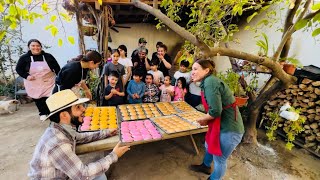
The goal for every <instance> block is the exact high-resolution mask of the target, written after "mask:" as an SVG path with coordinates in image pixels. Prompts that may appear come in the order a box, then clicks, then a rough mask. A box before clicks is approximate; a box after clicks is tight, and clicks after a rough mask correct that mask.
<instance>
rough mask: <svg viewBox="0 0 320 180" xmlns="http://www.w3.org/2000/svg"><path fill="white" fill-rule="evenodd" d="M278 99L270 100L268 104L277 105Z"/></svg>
mask: <svg viewBox="0 0 320 180" xmlns="http://www.w3.org/2000/svg"><path fill="white" fill-rule="evenodd" d="M278 103H279V102H278V101H277V100H273V101H268V104H269V105H270V106H271V107H275V106H276V105H278Z"/></svg>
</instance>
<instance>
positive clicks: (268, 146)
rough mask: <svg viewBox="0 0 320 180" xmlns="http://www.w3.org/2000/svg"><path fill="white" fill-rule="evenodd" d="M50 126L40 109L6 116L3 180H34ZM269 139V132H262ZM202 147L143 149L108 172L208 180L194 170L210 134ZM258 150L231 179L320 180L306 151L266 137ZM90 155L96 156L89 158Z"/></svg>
mask: <svg viewBox="0 0 320 180" xmlns="http://www.w3.org/2000/svg"><path fill="white" fill-rule="evenodd" d="M48 124H49V122H48V121H47V122H44V123H40V121H39V118H38V115H37V109H36V107H35V105H34V104H27V105H23V106H22V107H20V110H19V111H17V112H15V113H14V114H7V115H2V116H0V142H1V146H0V177H1V178H0V179H7V180H11V179H12V180H17V179H19V180H22V179H28V177H27V172H28V169H29V161H30V159H31V157H32V154H33V151H34V148H35V145H36V143H37V141H38V139H39V138H40V136H41V135H42V133H43V132H44V130H45V128H46V127H47V126H48ZM260 134H261V135H260V136H261V137H264V136H263V132H260ZM195 139H196V142H197V144H198V146H199V147H200V155H199V156H196V155H195V153H194V150H193V148H192V145H191V141H190V138H189V137H182V138H177V139H172V140H166V141H160V142H154V143H149V144H142V145H137V146H134V147H132V148H131V150H130V151H129V152H128V153H127V154H125V155H124V156H123V157H122V158H121V159H120V160H119V162H118V163H116V164H114V165H113V166H112V167H111V169H110V171H109V172H108V177H109V178H108V179H112V180H113V179H116V180H144V179H146V180H150V179H152V180H160V179H161V180H163V179H166V180H177V179H183V180H200V179H207V177H208V176H207V175H204V174H201V173H195V172H191V171H189V170H188V166H189V165H190V164H192V163H201V160H202V156H203V153H204V149H203V142H204V135H203V134H199V135H195ZM259 142H260V143H261V144H259V146H258V147H256V148H252V147H251V146H248V145H240V146H239V147H238V148H237V149H236V151H234V153H233V154H232V156H231V158H230V159H229V161H228V169H227V172H226V176H225V177H224V179H225V180H227V179H230V180H233V179H237V180H238V179H240V180H241V179H253V180H255V179H259V180H264V179H268V180H269V179H290V180H291V179H302V180H307V179H314V180H316V179H320V171H319V167H320V159H318V158H316V157H314V156H313V155H311V154H309V153H308V152H306V151H305V150H303V149H298V148H294V149H293V150H292V151H287V150H285V149H284V143H283V142H282V141H281V140H279V141H275V142H271V143H270V142H268V141H266V139H265V138H260V139H259ZM86 156H88V157H89V156H93V154H87V155H86Z"/></svg>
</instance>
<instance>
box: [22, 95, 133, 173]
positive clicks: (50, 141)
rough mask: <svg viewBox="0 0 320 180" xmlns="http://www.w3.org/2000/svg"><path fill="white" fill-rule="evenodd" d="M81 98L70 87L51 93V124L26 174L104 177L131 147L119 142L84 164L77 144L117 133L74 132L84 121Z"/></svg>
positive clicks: (83, 99)
mask: <svg viewBox="0 0 320 180" xmlns="http://www.w3.org/2000/svg"><path fill="white" fill-rule="evenodd" d="M88 100H89V99H87V98H81V99H78V98H77V96H76V95H75V94H74V93H73V92H72V91H71V90H70V89H67V90H62V91H60V92H57V93H55V94H53V95H51V96H50V97H49V98H48V99H47V100H46V104H47V105H48V108H49V110H50V115H49V116H48V118H49V119H50V121H51V123H50V125H49V127H48V128H47V129H46V131H45V132H44V134H43V135H42V137H41V138H40V140H39V142H38V144H37V146H36V148H35V152H34V154H33V157H32V160H31V162H30V171H29V173H28V176H29V177H30V178H31V179H67V178H70V179H94V178H100V179H106V176H105V174H104V173H105V172H106V171H107V170H108V169H109V167H110V165H111V164H112V163H114V162H117V160H118V158H119V157H121V156H122V155H123V154H124V153H125V152H127V151H128V150H129V149H130V148H129V146H122V147H120V143H118V144H117V145H116V146H115V147H114V149H113V151H112V152H111V153H110V154H109V155H107V156H106V157H104V158H102V159H100V160H98V161H96V162H92V163H89V164H83V163H82V162H81V160H80V159H79V157H78V156H77V155H76V154H75V146H76V144H77V143H88V142H91V141H95V140H99V139H104V138H107V137H110V136H114V135H116V130H115V129H107V130H101V131H100V132H88V133H77V132H76V131H75V130H74V129H73V127H76V128H78V126H80V125H81V124H82V122H83V116H84V111H85V108H84V107H83V105H82V103H84V102H87V101H88Z"/></svg>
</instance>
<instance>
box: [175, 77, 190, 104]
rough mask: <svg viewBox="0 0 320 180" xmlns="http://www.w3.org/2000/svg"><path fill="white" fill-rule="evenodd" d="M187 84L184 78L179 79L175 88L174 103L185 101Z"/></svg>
mask: <svg viewBox="0 0 320 180" xmlns="http://www.w3.org/2000/svg"><path fill="white" fill-rule="evenodd" d="M186 87H187V82H186V79H185V78H184V77H179V78H178V80H177V85H176V86H175V87H174V98H173V100H174V101H184V96H185V95H186V93H187V89H186Z"/></svg>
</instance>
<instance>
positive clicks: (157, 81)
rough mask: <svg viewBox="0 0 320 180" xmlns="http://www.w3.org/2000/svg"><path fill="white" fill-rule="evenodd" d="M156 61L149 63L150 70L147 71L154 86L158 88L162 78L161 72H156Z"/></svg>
mask: <svg viewBox="0 0 320 180" xmlns="http://www.w3.org/2000/svg"><path fill="white" fill-rule="evenodd" d="M158 64H159V62H158V60H157V59H154V60H152V61H151V62H150V68H151V70H149V71H148V73H149V74H152V75H153V82H154V84H155V85H157V86H160V83H162V82H163V81H164V76H163V73H162V72H161V71H159V70H158Z"/></svg>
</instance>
